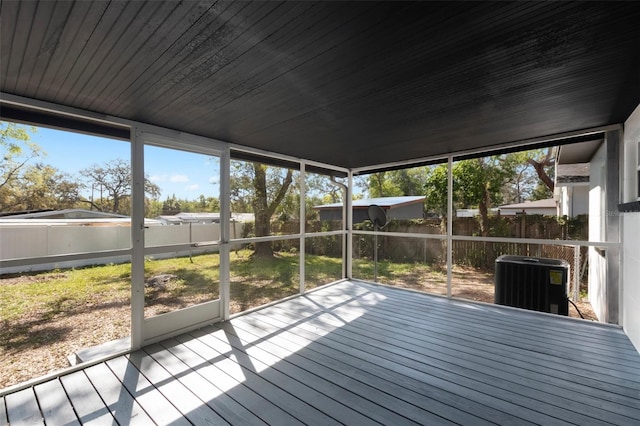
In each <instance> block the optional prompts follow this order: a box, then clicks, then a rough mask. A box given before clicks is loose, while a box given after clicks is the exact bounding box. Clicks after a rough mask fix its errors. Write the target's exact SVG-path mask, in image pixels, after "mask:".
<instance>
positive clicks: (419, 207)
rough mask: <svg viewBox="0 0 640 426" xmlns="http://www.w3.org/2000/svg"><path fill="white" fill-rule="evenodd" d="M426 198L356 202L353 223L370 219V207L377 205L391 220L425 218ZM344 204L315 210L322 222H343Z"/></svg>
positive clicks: (318, 207)
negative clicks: (424, 205) (424, 206)
mask: <svg viewBox="0 0 640 426" xmlns="http://www.w3.org/2000/svg"><path fill="white" fill-rule="evenodd" d="M425 198H426V197H424V196H405V197H380V198H366V199H362V200H354V201H353V202H352V203H351V206H352V208H353V223H360V222H364V221H365V220H368V219H369V215H368V209H369V206H370V205H373V204H375V205H377V206H380V207H382V208H383V209H384V211H385V213H387V218H388V219H389V220H391V219H422V218H423V217H424V208H423V204H424V200H425ZM343 208H344V207H343V204H342V203H334V204H325V205H322V206H315V207H314V209H316V210H318V211H319V213H320V220H341V219H342V218H343V217H342V216H343V214H342V212H343Z"/></svg>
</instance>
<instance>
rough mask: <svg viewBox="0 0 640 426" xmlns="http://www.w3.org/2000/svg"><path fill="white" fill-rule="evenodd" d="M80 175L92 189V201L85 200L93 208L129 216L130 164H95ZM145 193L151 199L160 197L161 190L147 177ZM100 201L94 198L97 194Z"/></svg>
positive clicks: (112, 162) (116, 162)
mask: <svg viewBox="0 0 640 426" xmlns="http://www.w3.org/2000/svg"><path fill="white" fill-rule="evenodd" d="M80 174H81V175H83V176H84V177H86V178H87V179H88V182H87V183H86V185H87V187H88V188H91V194H92V195H91V199H90V200H88V201H87V200H85V202H87V203H89V204H90V205H91V207H94V208H96V209H97V210H100V211H103V212H105V211H106V212H111V213H118V214H129V207H130V206H129V203H130V198H131V167H130V165H129V162H128V161H126V160H123V159H116V160H111V161H108V162H106V163H105V164H104V166H99V165H97V164H94V165H93V166H91V167H89V168H87V169H83V170H81V171H80ZM144 191H145V193H146V194H148V195H149V196H150V197H151V198H153V199H157V198H158V197H159V196H160V188H159V187H158V185H156V184H154V183H152V182H151V181H150V180H149V179H148V178H147V177H146V176H145V178H144ZM96 192H97V193H98V194H99V199H97V200H96V199H95V198H94V194H95V193H96Z"/></svg>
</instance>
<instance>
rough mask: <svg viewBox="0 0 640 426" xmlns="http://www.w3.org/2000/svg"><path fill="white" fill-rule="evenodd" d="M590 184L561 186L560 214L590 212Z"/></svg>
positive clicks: (568, 214) (572, 214) (574, 214)
mask: <svg viewBox="0 0 640 426" xmlns="http://www.w3.org/2000/svg"><path fill="white" fill-rule="evenodd" d="M589 190H590V188H589V185H588V184H587V185H563V186H562V187H561V188H560V212H559V214H560V216H567V217H576V216H579V215H582V214H589Z"/></svg>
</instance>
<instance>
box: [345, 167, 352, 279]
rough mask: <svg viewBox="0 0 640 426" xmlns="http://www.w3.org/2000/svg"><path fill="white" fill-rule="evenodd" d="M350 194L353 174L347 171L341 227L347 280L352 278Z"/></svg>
mask: <svg viewBox="0 0 640 426" xmlns="http://www.w3.org/2000/svg"><path fill="white" fill-rule="evenodd" d="M351 194H353V172H351V171H349V175H348V182H347V193H346V194H345V199H344V200H343V204H345V203H346V209H345V210H346V212H345V213H346V216H345V217H344V218H343V224H344V225H343V226H346V230H347V233H346V234H345V235H344V238H346V239H347V252H346V253H344V254H343V261H344V262H345V263H346V275H347V276H346V277H345V278H348V279H352V278H353V208H352V201H351Z"/></svg>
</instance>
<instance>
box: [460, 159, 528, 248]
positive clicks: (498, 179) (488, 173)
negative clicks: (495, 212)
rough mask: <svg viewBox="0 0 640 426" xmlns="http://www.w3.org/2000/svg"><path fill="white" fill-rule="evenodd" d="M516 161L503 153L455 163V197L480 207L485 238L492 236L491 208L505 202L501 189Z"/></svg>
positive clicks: (469, 204)
mask: <svg viewBox="0 0 640 426" xmlns="http://www.w3.org/2000/svg"><path fill="white" fill-rule="evenodd" d="M513 160H514V159H513V157H509V156H508V155H502V156H491V157H480V158H473V159H470V160H462V161H458V162H456V163H455V164H454V165H453V176H454V181H453V186H454V194H455V195H456V199H457V200H458V201H461V202H462V204H463V205H464V206H466V207H469V206H478V210H479V214H480V234H481V235H482V236H483V237H486V236H488V235H489V209H490V208H491V206H495V205H499V204H500V203H501V202H502V193H501V189H502V187H503V185H504V182H505V181H506V180H507V179H508V177H509V176H512V175H513V167H514V164H515V163H514V161H513Z"/></svg>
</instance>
